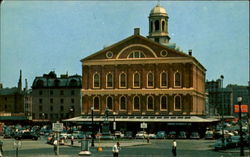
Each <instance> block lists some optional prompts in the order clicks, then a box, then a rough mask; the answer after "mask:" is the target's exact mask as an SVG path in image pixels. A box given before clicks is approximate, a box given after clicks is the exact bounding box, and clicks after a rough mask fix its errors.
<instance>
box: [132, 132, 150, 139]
mask: <svg viewBox="0 0 250 157" xmlns="http://www.w3.org/2000/svg"><path fill="white" fill-rule="evenodd" d="M135 138H140V139H143V138H148V134H147V132H146V131H139V132H137V134H136V135H135Z"/></svg>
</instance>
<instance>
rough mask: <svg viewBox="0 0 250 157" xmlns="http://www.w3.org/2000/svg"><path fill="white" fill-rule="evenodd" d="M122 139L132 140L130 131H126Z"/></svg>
mask: <svg viewBox="0 0 250 157" xmlns="http://www.w3.org/2000/svg"><path fill="white" fill-rule="evenodd" d="M124 138H128V139H132V138H133V132H132V131H126V132H125V134H124Z"/></svg>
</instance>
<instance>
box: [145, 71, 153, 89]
mask: <svg viewBox="0 0 250 157" xmlns="http://www.w3.org/2000/svg"><path fill="white" fill-rule="evenodd" d="M150 73H151V74H152V75H153V86H149V85H148V75H149V74H150ZM154 86H155V76H154V73H153V72H152V71H149V72H148V73H147V88H154Z"/></svg>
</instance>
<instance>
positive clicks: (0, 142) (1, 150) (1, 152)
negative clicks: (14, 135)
mask: <svg viewBox="0 0 250 157" xmlns="http://www.w3.org/2000/svg"><path fill="white" fill-rule="evenodd" d="M0 157H3V142H2V141H1V140H0Z"/></svg>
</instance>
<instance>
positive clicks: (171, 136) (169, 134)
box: [167, 131, 176, 138]
mask: <svg viewBox="0 0 250 157" xmlns="http://www.w3.org/2000/svg"><path fill="white" fill-rule="evenodd" d="M167 137H168V138H176V132H175V131H170V132H169V133H168V135H167Z"/></svg>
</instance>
